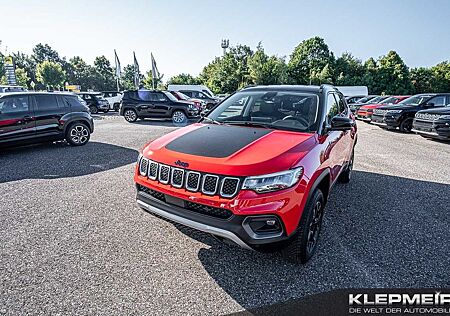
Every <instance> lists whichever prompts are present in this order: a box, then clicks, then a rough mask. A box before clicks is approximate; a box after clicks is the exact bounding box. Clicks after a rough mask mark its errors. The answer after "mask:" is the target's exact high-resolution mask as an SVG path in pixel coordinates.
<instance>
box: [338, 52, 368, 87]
mask: <svg viewBox="0 0 450 316" xmlns="http://www.w3.org/2000/svg"><path fill="white" fill-rule="evenodd" d="M364 73H365V70H364V66H363V64H362V62H361V60H359V59H357V58H355V57H353V55H352V54H350V53H348V52H345V53H343V54H342V56H341V57H339V58H337V59H336V63H335V76H336V78H335V80H334V82H335V83H336V85H338V86H356V85H361V84H362V80H363V77H364Z"/></svg>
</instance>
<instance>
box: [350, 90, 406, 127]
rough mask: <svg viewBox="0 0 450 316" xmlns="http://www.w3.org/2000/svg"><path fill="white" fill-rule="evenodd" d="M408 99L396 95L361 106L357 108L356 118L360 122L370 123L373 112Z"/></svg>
mask: <svg viewBox="0 0 450 316" xmlns="http://www.w3.org/2000/svg"><path fill="white" fill-rule="evenodd" d="M409 97H410V95H396V96H391V97H389V98H386V99H384V100H383V101H381V102H378V103H369V104H366V105H363V106H361V107H360V108H359V110H358V111H356V118H357V119H359V120H362V121H366V122H370V121H371V120H372V114H373V110H375V109H377V108H379V107H381V106H385V105H393V104H397V103H399V102H401V101H403V100H405V99H407V98H409Z"/></svg>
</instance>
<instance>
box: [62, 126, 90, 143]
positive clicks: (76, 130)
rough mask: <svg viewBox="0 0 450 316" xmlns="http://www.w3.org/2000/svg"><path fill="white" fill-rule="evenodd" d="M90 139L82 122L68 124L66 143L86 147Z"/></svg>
mask: <svg viewBox="0 0 450 316" xmlns="http://www.w3.org/2000/svg"><path fill="white" fill-rule="evenodd" d="M90 138H91V131H90V129H89V127H88V126H87V125H86V124H85V123H82V122H75V123H72V124H70V126H69V127H68V128H67V131H66V141H67V142H68V143H69V144H70V145H72V146H83V145H86V144H87V143H88V141H89V139H90Z"/></svg>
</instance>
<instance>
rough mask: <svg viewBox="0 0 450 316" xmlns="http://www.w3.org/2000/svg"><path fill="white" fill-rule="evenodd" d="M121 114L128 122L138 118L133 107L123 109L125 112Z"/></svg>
mask: <svg viewBox="0 0 450 316" xmlns="http://www.w3.org/2000/svg"><path fill="white" fill-rule="evenodd" d="M123 116H124V117H125V120H126V121H127V122H130V123H133V122H136V120H137V119H138V116H137V114H136V111H135V110H133V109H127V110H125V112H124V113H123Z"/></svg>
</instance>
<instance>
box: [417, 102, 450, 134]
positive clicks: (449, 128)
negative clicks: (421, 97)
mask: <svg viewBox="0 0 450 316" xmlns="http://www.w3.org/2000/svg"><path fill="white" fill-rule="evenodd" d="M448 101H450V100H448ZM412 131H413V132H415V133H417V134H419V135H420V136H423V137H427V138H436V139H442V140H450V102H449V103H448V104H447V106H446V107H445V108H437V109H426V110H422V111H419V112H417V113H416V116H415V117H414V121H413V129H412Z"/></svg>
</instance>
